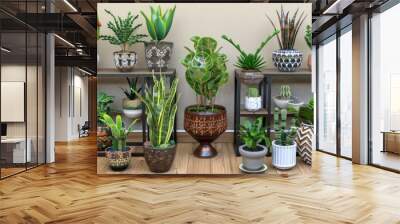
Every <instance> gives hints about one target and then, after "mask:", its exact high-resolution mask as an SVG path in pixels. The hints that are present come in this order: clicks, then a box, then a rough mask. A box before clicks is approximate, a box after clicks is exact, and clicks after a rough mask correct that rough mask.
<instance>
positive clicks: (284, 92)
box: [279, 85, 292, 99]
mask: <svg viewBox="0 0 400 224" xmlns="http://www.w3.org/2000/svg"><path fill="white" fill-rule="evenodd" d="M279 96H280V98H282V99H290V98H291V97H292V91H291V90H290V86H288V85H281V90H280V94H279Z"/></svg>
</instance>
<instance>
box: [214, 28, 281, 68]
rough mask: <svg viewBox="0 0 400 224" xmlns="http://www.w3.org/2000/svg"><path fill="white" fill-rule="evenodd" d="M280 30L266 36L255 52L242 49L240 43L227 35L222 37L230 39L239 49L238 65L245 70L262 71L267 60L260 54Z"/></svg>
mask: <svg viewBox="0 0 400 224" xmlns="http://www.w3.org/2000/svg"><path fill="white" fill-rule="evenodd" d="M278 33H279V30H275V31H274V32H273V33H272V34H271V35H270V36H268V37H267V38H265V40H264V41H263V42H261V44H260V46H259V47H258V48H257V50H256V51H255V52H254V53H246V52H245V51H243V50H242V48H241V47H240V45H239V44H235V42H234V41H233V40H232V39H231V38H229V37H227V36H226V35H223V36H222V39H224V40H226V41H228V42H229V43H230V44H231V45H232V46H233V47H235V48H236V50H238V51H239V53H240V55H239V56H238V58H237V62H236V64H235V66H236V67H238V68H241V69H244V70H255V71H260V70H261V69H262V68H263V67H264V65H265V60H264V57H263V56H262V55H261V54H260V53H261V50H262V49H263V48H264V47H265V46H266V45H267V44H268V42H269V41H270V40H271V39H272V38H273V37H274V36H276V35H277V34H278Z"/></svg>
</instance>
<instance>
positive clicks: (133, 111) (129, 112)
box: [122, 109, 142, 118]
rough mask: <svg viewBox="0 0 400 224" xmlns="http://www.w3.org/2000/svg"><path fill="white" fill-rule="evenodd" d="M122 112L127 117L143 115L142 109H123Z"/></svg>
mask: <svg viewBox="0 0 400 224" xmlns="http://www.w3.org/2000/svg"><path fill="white" fill-rule="evenodd" d="M122 112H123V113H124V116H125V117H127V118H138V117H140V116H141V115H142V109H122Z"/></svg>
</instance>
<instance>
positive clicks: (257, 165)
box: [239, 145, 268, 171]
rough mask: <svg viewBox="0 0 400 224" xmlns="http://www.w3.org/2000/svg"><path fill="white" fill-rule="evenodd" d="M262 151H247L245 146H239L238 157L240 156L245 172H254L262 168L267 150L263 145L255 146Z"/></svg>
mask: <svg viewBox="0 0 400 224" xmlns="http://www.w3.org/2000/svg"><path fill="white" fill-rule="evenodd" d="M257 146H258V147H260V148H261V149H262V150H260V151H248V150H246V149H245V148H246V145H241V146H239V152H240V155H242V163H243V166H244V167H245V168H246V169H247V170H251V171H256V170H260V169H262V168H263V167H264V164H265V155H267V152H268V149H267V147H265V146H263V145H257Z"/></svg>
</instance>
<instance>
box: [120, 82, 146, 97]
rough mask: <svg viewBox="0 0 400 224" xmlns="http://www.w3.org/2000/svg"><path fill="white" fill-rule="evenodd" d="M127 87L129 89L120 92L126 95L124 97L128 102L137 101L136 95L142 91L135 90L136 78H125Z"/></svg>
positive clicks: (139, 89)
mask: <svg viewBox="0 0 400 224" xmlns="http://www.w3.org/2000/svg"><path fill="white" fill-rule="evenodd" d="M126 80H127V82H128V85H129V89H124V88H121V89H122V92H124V94H125V95H126V97H127V98H128V99H129V100H135V99H137V95H136V93H140V91H141V90H142V88H137V78H132V79H130V78H128V77H127V78H126Z"/></svg>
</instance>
